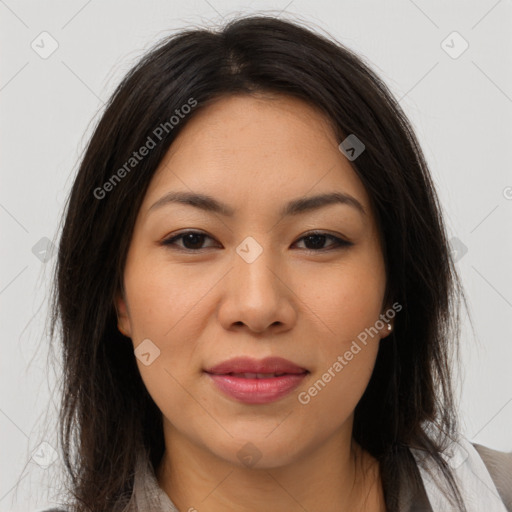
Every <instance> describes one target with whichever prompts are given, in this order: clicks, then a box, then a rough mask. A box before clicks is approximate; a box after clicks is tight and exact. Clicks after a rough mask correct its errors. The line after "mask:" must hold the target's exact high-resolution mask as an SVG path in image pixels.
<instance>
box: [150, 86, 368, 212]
mask: <svg viewBox="0 0 512 512" xmlns="http://www.w3.org/2000/svg"><path fill="white" fill-rule="evenodd" d="M339 142H340V141H338V140H337V137H336V135H335V133H334V131H333V130H332V127H331V125H330V123H329V120H328V119H327V118H326V117H325V116H324V115H322V113H320V112H319V111H318V110H317V109H315V108H314V107H312V106H310V105H309V104H307V103H306V102H304V101H302V100H299V99H296V98H293V97H288V96H275V95H274V96H258V97H253V96H249V95H235V96H227V97H223V98H220V99H218V100H216V101H215V102H213V103H212V104H210V105H208V106H206V107H202V108H200V109H199V110H198V111H197V112H195V113H194V116H193V117H192V118H191V119H190V120H188V121H186V124H185V125H184V126H183V128H182V130H181V131H180V133H179V134H178V136H177V138H176V139H175V141H174V142H173V144H172V145H171V147H170V148H169V150H168V152H167V154H166V156H165V157H164V159H163V160H162V162H161V164H160V165H159V167H158V169H157V171H156V173H155V175H154V177H153V179H152V182H151V183H150V186H149V188H148V191H147V194H146V200H145V202H144V205H143V207H144V208H146V209H148V208H149V207H150V206H151V204H153V203H154V201H155V200H157V199H159V197H160V196H161V195H162V194H163V193H166V192H169V191H173V190H181V191H188V192H198V193H207V194H209V195H213V196H216V197H218V198H220V199H222V200H223V202H226V203H229V204H233V205H235V204H239V205H241V207H243V205H249V204H252V205H254V206H255V207H256V206H258V205H259V206H260V207H267V206H268V204H269V203H272V204H282V203H283V202H285V201H286V198H297V197H300V196H306V195H313V194H318V193H325V192H329V191H331V190H336V191H338V192H345V193H347V194H350V195H353V196H354V197H356V198H357V199H358V201H359V202H360V203H361V204H363V206H365V208H366V209H367V210H369V209H370V205H369V198H368V196H367V193H366V190H365V189H364V186H363V185H362V183H361V181H360V179H359V177H358V176H357V174H356V173H355V171H354V169H353V168H352V166H351V165H350V162H349V161H348V160H347V159H346V158H345V156H344V155H343V154H342V153H341V151H340V150H339V148H338V145H339Z"/></svg>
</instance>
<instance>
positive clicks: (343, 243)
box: [161, 231, 354, 253]
mask: <svg viewBox="0 0 512 512" xmlns="http://www.w3.org/2000/svg"><path fill="white" fill-rule="evenodd" d="M186 235H198V236H203V237H206V238H212V237H210V236H209V235H207V234H206V233H202V232H201V231H184V232H182V233H179V234H178V235H175V236H172V237H171V238H168V239H166V240H163V241H162V242H161V244H162V245H165V246H167V247H169V248H171V249H176V250H179V251H183V252H188V253H193V252H196V253H198V252H201V251H203V250H204V249H209V247H206V248H201V249H188V248H186V247H180V246H177V245H176V244H175V242H176V240H179V239H183V237H184V236H186ZM313 236H322V237H326V238H328V239H330V240H332V241H334V246H332V247H330V248H324V249H304V250H305V251H307V252H308V253H319V252H328V251H333V250H337V249H343V248H347V247H350V246H351V245H354V244H353V243H352V242H349V241H347V240H343V239H342V238H339V237H337V236H334V235H331V234H329V233H325V232H322V231H312V232H310V233H307V234H306V235H304V236H302V237H301V238H299V240H303V239H305V238H309V237H313ZM173 246H174V247H173Z"/></svg>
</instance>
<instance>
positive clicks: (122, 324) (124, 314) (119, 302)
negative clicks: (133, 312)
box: [115, 292, 132, 337]
mask: <svg viewBox="0 0 512 512" xmlns="http://www.w3.org/2000/svg"><path fill="white" fill-rule="evenodd" d="M115 308H116V313H117V328H118V329H119V331H120V332H121V333H122V334H123V335H124V336H127V337H130V336H131V333H132V327H131V322H130V314H129V312H128V306H127V304H126V300H125V298H124V297H123V295H122V293H121V292H118V293H117V294H116V299H115Z"/></svg>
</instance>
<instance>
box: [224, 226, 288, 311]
mask: <svg viewBox="0 0 512 512" xmlns="http://www.w3.org/2000/svg"><path fill="white" fill-rule="evenodd" d="M260 239H261V238H260ZM234 266H235V268H234V273H235V282H236V283H237V285H238V286H240V292H241V293H240V297H247V298H250V299H251V300H253V301H256V302H260V301H262V302H263V303H265V302H267V303H268V301H272V300H275V299H276V297H275V296H276V293H279V288H280V287H279V285H278V283H276V281H279V280H278V279H277V277H276V275H275V270H274V271H272V270H271V269H274V268H275V267H276V258H275V255H274V254H273V251H272V248H270V247H268V246H266V247H265V248H264V247H263V245H262V244H260V243H259V242H258V241H257V240H256V238H254V237H252V236H248V237H246V238H245V239H244V240H243V241H242V242H241V243H240V244H239V245H238V247H237V248H236V256H235V262H234ZM271 296H272V297H271Z"/></svg>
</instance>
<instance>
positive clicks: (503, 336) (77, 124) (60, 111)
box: [0, 0, 512, 511]
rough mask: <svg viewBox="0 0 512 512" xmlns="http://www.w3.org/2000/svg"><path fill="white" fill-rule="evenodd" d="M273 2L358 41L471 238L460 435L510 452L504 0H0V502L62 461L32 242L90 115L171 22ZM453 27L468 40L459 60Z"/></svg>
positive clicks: (70, 171)
mask: <svg viewBox="0 0 512 512" xmlns="http://www.w3.org/2000/svg"><path fill="white" fill-rule="evenodd" d="M280 11H282V12H281V14H280V16H282V17H283V18H288V19H290V18H291V19H296V20H301V19H302V20H305V21H308V22H309V26H311V27H313V28H314V27H317V28H318V29H319V30H322V29H324V30H326V31H327V32H329V33H330V34H332V35H333V36H334V37H336V38H337V39H338V40H340V41H341V42H343V43H345V44H346V45H348V46H349V47H351V48H353V49H354V50H356V51H357V52H358V53H359V54H360V55H362V56H363V57H364V58H365V59H366V60H367V62H369V63H370V65H371V66H372V67H373V68H374V69H375V70H376V71H377V72H378V73H379V74H380V76H381V77H382V78H383V79H384V80H385V82H386V83H387V84H388V85H389V86H390V88H391V90H392V91H393V92H394V93H395V94H396V96H397V97H398V98H400V104H401V105H402V107H403V108H404V109H405V111H406V113H407V114H408V116H409V117H410V119H411V120H412V122H413V125H414V126H415V128H416V131H417V135H418V137H419V140H420V143H421V145H422V147H423V150H424V151H425V154H426V157H427V160H428V163H429V165H430V167H431V171H432V174H433V177H434V180H435V182H436V185H437V187H438V191H439V194H440V197H441V201H442V204H443V208H444V210H445V215H446V222H447V225H448V227H449V231H450V236H451V237H456V238H457V239H458V241H457V242H455V243H456V244H457V247H461V244H463V245H464V246H465V247H466V248H467V253H465V254H464V255H463V256H462V257H461V258H460V259H459V261H458V263H457V265H458V268H459V271H460V273H461V276H462V278H463V282H464V285H465V289H466V291H467V294H468V297H469V301H470V306H471V313H472V315H473V319H474V326H475V334H476V336H474V335H473V333H472V331H471V330H470V329H469V328H468V326H469V323H468V322H467V321H465V324H464V325H465V328H464V330H463V336H462V360H463V374H462V375H461V376H460V379H461V380H460V382H461V384H460V385H459V389H460V397H461V406H460V411H461V418H462V426H463V433H464V435H466V436H467V437H468V438H469V439H470V440H472V441H476V442H479V443H481V444H485V445H487V446H490V447H493V448H497V449H500V450H507V451H510V450H512V437H511V435H510V432H511V426H512V376H511V372H510V363H511V361H512V327H511V322H510V320H511V318H512V272H511V269H510V263H511V261H512V236H511V235H512V233H511V231H512V230H511V224H512V222H511V221H512V171H511V164H510V162H511V160H512V158H511V157H512V149H511V148H512V144H511V142H512V139H511V135H512V66H511V60H512V59H511V55H512V31H511V30H510V28H511V26H512V25H511V23H512V0H500V1H496V0H485V1H484V0H482V1H471V2H468V1H456V2H442V1H440V0H436V1H425V0H415V1H414V2H413V1H407V0H394V1H378V0H373V1H371V2H370V1H360V2H355V1H347V0H345V1H338V2H335V1H333V0H315V2H306V1H304V0H292V1H289V0H285V1H278V2H267V1H262V2H254V1H253V2H251V1H246V2H242V1H240V2H237V1H227V0H210V1H206V0H196V1H190V2H183V1H180V2H178V1H156V0H153V1H149V2H135V1H132V0H130V1H126V0H124V1H120V0H118V1H102V2H100V1H98V0H89V1H86V0H72V1H68V2H65V3H64V2H55V1H47V2H36V1H32V2H21V1H15V0H5V1H3V0H0V27H1V28H0V40H1V44H2V49H3V54H2V57H3V58H2V60H1V63H0V69H1V72H0V119H1V124H0V126H1V141H2V159H1V171H2V183H1V189H0V224H1V229H2V231H1V232H2V237H1V240H2V243H1V249H0V250H1V258H2V260H1V261H2V265H1V274H0V304H1V310H0V314H1V317H0V321H1V326H2V342H1V357H0V365H1V373H0V379H1V389H2V394H1V399H0V430H1V433H2V437H1V444H0V454H1V455H0V457H1V474H0V510H1V511H9V510H24V511H26V510H35V509H36V508H38V507H43V506H45V505H46V504H47V503H51V497H48V496H47V494H48V491H47V490H48V489H50V494H51V492H52V491H51V490H52V489H53V487H54V484H55V482H56V480H55V478H54V477H53V476H51V475H53V473H52V471H56V468H58V466H59V462H58V461H57V462H55V463H54V464H51V465H50V466H49V468H48V469H44V467H43V466H44V465H45V463H49V462H51V455H52V449H51V448H49V447H48V446H46V445H43V446H42V447H41V446H40V443H41V442H43V441H46V442H48V443H49V444H50V445H53V446H56V444H55V429H54V426H52V425H53V423H52V421H54V417H55V410H56V409H55V403H54V401H55V398H56V397H55V395H52V394H51V393H50V390H51V389H52V386H53V385H54V382H55V381H56V379H57V380H58V368H57V369H56V370H55V372H56V373H54V371H52V370H51V371H50V372H48V371H47V369H46V368H47V359H46V358H47V348H46V347H47V336H46V334H45V330H44V329H45V318H46V313H47V303H46V300H47V298H48V286H49V283H50V277H51V267H52V266H53V264H54V263H55V256H53V257H52V253H51V251H48V252H47V253H46V257H47V258H49V261H47V262H46V263H45V262H44V261H41V258H43V260H44V248H45V247H46V245H45V242H40V240H41V239H42V238H44V237H46V238H48V239H51V240H56V237H57V234H58V225H59V219H60V215H61V213H62V207H63V202H64V198H65V197H66V194H67V192H68V190H69V188H70V186H71V183H72V179H73V176H74V173H75V171H76V165H77V162H78V160H79V157H80V154H81V152H82V150H83V148H84V145H85V143H86V141H87V139H88V136H89V135H90V133H91V127H92V125H93V124H94V122H93V121H92V119H93V117H94V116H95V115H96V113H97V112H98V111H100V109H101V108H102V106H103V103H104V102H105V101H106V100H107V98H108V97H109V95H110V93H111V92H112V91H113V89H114V87H115V86H116V85H117V83H118V81H119V80H120V79H121V77H122V76H123V75H124V73H125V72H126V71H127V70H128V69H129V68H130V67H131V66H132V65H133V64H134V63H135V61H136V60H137V58H138V56H140V55H141V54H142V53H143V52H144V51H145V50H146V49H147V48H149V46H151V45H152V44H154V43H155V42H156V41H157V40H159V39H161V38H162V37H164V36H165V35H168V34H170V33H172V32H173V31H174V30H175V29H178V28H181V27H183V26H185V25H189V24H192V25H197V24H200V25H204V24H216V23H219V22H221V21H223V18H224V19H229V18H232V17H233V16H234V15H236V14H237V13H240V14H248V13H251V12H268V13H271V14H278V13H279V12H280ZM43 31H46V32H48V33H49V34H51V37H52V38H53V39H55V41H57V43H58V48H57V50H56V51H55V52H54V53H53V54H52V55H50V56H49V57H48V58H46V59H43V58H41V56H40V55H39V54H38V53H36V51H34V50H33V49H32V47H31V44H32V43H33V42H34V43H33V44H34V45H38V46H37V47H38V48H39V49H40V50H39V51H43V47H44V49H46V50H48V49H49V48H51V46H50V44H51V41H50V39H49V38H48V36H40V34H41V32H43ZM453 31H457V32H458V33H459V34H460V35H461V36H462V38H464V40H465V41H467V43H468V44H469V47H468V48H467V50H466V51H465V52H464V53H462V54H461V55H460V56H457V58H453V57H454V56H456V55H455V54H456V53H457V52H458V51H459V50H460V49H461V48H462V46H461V45H462V44H463V43H462V41H461V40H460V39H457V36H450V37H449V38H448V39H446V38H447V37H448V36H449V35H450V34H451V33H452V32H453ZM45 37H46V39H43V38H45ZM445 40H446V42H445V43H443V41H445ZM447 45H449V46H451V47H452V48H451V49H450V48H448V47H447ZM445 50H448V51H450V52H451V53H452V56H450V55H449V54H448V53H447V51H445ZM95 119H96V118H95ZM38 242H39V243H40V244H42V246H41V247H42V249H43V250H42V251H40V252H39V256H36V255H35V254H34V253H33V251H32V249H33V247H34V246H36V248H37V247H38V246H37V245H36V244H38ZM50 363H51V361H50ZM54 363H55V362H54ZM53 366H55V364H53ZM34 453H36V454H37V453H38V454H39V459H40V460H39V461H38V460H37V458H38V456H37V455H35V456H34V457H33V455H34ZM18 483H19V485H16V484H18ZM15 499H17V501H15Z"/></svg>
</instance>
